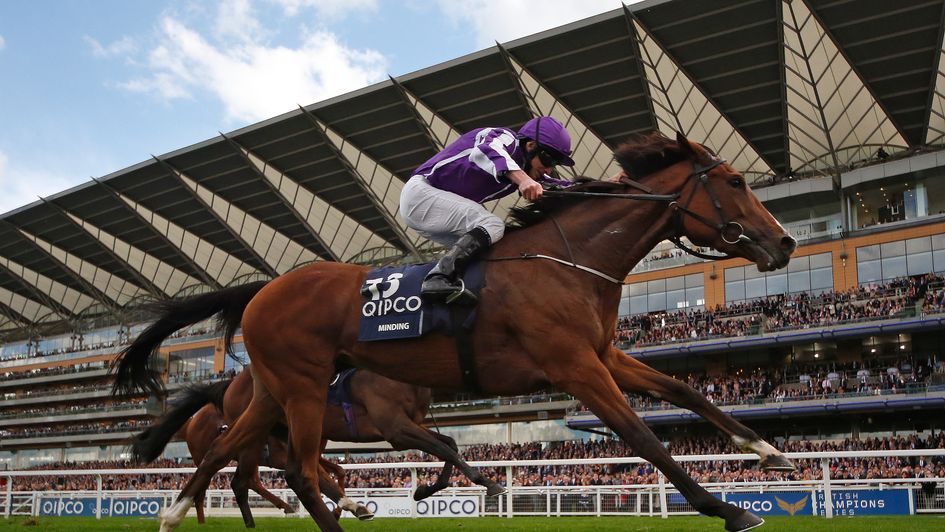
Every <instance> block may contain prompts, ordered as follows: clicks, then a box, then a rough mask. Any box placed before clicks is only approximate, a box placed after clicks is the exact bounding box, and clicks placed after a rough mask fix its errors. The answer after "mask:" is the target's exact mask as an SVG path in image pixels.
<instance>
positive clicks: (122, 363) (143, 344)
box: [111, 281, 269, 395]
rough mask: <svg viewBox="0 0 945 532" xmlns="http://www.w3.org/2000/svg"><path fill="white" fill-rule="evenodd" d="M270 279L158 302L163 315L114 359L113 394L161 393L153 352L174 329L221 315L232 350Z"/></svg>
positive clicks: (157, 306) (228, 343) (219, 322)
mask: <svg viewBox="0 0 945 532" xmlns="http://www.w3.org/2000/svg"><path fill="white" fill-rule="evenodd" d="M268 282H269V281H256V282H253V283H247V284H244V285H240V286H234V287H232V288H224V289H223V290H218V291H216V292H211V293H209V294H201V295H199V296H195V297H192V298H190V299H185V300H181V301H174V300H171V301H165V302H162V303H158V304H157V305H156V310H157V313H158V314H159V315H160V317H159V318H158V319H157V321H155V322H154V323H152V324H151V325H150V326H149V327H148V328H147V329H145V330H144V331H142V332H141V334H140V335H138V337H137V338H136V339H135V341H134V342H132V343H131V345H129V346H128V347H126V348H124V349H123V350H122V351H121V352H120V353H118V356H117V357H116V358H115V360H114V362H112V367H111V371H112V373H114V374H115V383H114V385H113V387H112V394H114V395H118V394H123V393H133V392H135V391H137V390H141V391H148V392H153V393H161V392H163V391H164V384H163V383H162V382H161V378H160V374H159V373H158V372H157V371H155V370H154V368H152V367H151V364H150V358H151V355H152V354H153V353H154V352H156V351H157V349H158V347H160V345H161V342H163V341H164V340H165V339H166V338H167V337H168V336H170V335H171V334H173V333H174V332H176V331H178V330H180V329H183V328H184V327H186V326H188V325H192V324H194V323H197V322H199V321H201V320H205V319H207V318H209V317H211V316H213V315H215V314H219V315H220V316H219V320H218V323H217V326H218V328H221V329H223V330H224V331H225V335H224V337H225V339H226V347H227V350H229V349H230V344H231V343H232V340H233V335H234V334H236V329H237V328H238V327H239V325H240V321H241V320H242V317H243V311H244V310H246V306H247V305H249V302H250V301H251V300H252V299H253V296H255V295H256V294H257V293H259V291H260V290H262V288H263V287H264V286H266V284H267V283H268Z"/></svg>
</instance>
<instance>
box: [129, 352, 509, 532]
mask: <svg viewBox="0 0 945 532" xmlns="http://www.w3.org/2000/svg"><path fill="white" fill-rule="evenodd" d="M250 369H251V366H247V368H244V370H243V371H242V372H241V373H239V374H238V375H237V376H236V377H234V378H233V380H231V381H225V382H222V383H212V384H209V385H201V386H195V387H192V388H190V389H188V390H187V391H185V392H184V396H183V398H182V399H181V400H180V401H179V404H178V405H177V406H175V407H174V408H173V409H171V410H170V411H168V412H167V413H166V414H165V415H164V416H163V417H162V418H161V419H160V420H159V421H157V422H156V423H154V424H153V425H152V426H151V427H149V428H148V429H146V430H145V431H143V432H141V433H140V434H138V435H136V436H135V437H134V438H133V440H132V446H131V452H132V456H133V457H134V458H135V459H136V460H137V461H142V462H151V461H153V460H155V459H157V458H158V457H159V456H160V455H161V453H162V452H163V450H164V448H165V447H166V446H167V443H168V442H169V441H170V439H171V436H173V435H174V434H175V433H176V434H180V435H182V436H183V437H184V438H185V440H186V441H187V446H188V448H189V449H190V452H191V456H192V457H193V460H194V464H197V465H199V464H200V462H201V461H202V459H203V457H204V455H205V454H206V452H207V450H209V448H210V446H211V444H212V443H213V441H214V440H215V439H216V438H217V437H218V436H219V435H220V434H221V432H222V431H221V430H220V428H221V427H227V426H229V425H230V424H232V423H234V422H235V421H236V419H237V418H238V417H239V416H240V415H241V414H242V413H243V411H245V410H246V408H247V407H248V406H249V403H250V399H251V398H252V394H253V377H252V372H251V370H250ZM348 386H349V390H350V399H351V404H350V408H351V410H350V412H351V414H350V416H349V415H348V414H347V413H346V412H345V410H344V408H343V407H342V406H339V405H333V404H329V405H328V407H327V410H326V413H325V418H324V426H323V432H322V447H321V450H320V453H319V454H321V451H323V450H324V446H325V444H327V442H328V440H333V441H346V442H369V443H373V442H381V441H386V442H388V443H390V444H391V447H392V448H393V449H394V450H397V451H404V450H409V449H418V450H421V451H424V452H426V453H429V454H432V455H434V456H436V457H438V458H440V459H441V460H443V461H444V465H443V469H442V471H441V472H440V474H439V475H438V476H437V479H436V481H435V482H434V483H433V484H432V485H426V484H424V485H421V486H417V487H416V489H415V491H414V494H413V498H414V500H417V501H420V500H423V499H425V498H427V497H430V496H431V495H433V494H435V493H437V492H438V491H440V490H443V489H445V488H447V487H448V486H449V480H450V476H451V475H452V471H453V467H454V466H456V467H458V468H459V469H460V470H461V471H462V472H463V473H464V474H465V475H466V476H467V477H468V478H469V479H470V480H472V481H473V482H475V483H477V484H479V485H482V486H484V487H485V488H486V493H487V495H489V496H496V495H500V494H502V493H505V488H503V487H502V486H499V485H498V484H497V483H496V482H495V481H493V480H492V479H490V478H488V477H487V476H485V475H483V474H482V473H480V472H479V471H478V470H477V469H475V468H473V467H471V466H470V465H469V464H467V463H466V461H464V460H463V459H462V457H461V456H460V455H459V452H458V447H457V446H456V442H455V441H454V440H453V439H452V438H451V437H449V436H447V435H445V434H440V433H438V432H434V431H431V430H429V429H426V428H424V427H423V426H422V423H423V421H424V419H425V418H426V415H427V411H428V410H429V407H430V401H431V399H432V393H431V392H430V390H429V389H428V388H423V387H420V386H413V385H410V384H405V383H402V382H397V381H394V380H391V379H388V378H386V377H383V376H381V375H378V374H376V373H372V372H370V371H365V370H356V371H354V372H353V374H352V375H351V376H350V378H349V385H348ZM196 408H199V410H197V412H196V414H194V413H193V411H194V409H196ZM191 415H192V417H189V416H191ZM182 421H183V423H184V425H183V426H181V422H182ZM277 432H278V431H277ZM266 447H267V448H268V453H263V452H262V448H260V447H259V446H258V445H252V446H248V447H246V448H244V449H242V450H241V451H240V453H239V457H238V458H237V460H238V463H239V465H238V467H237V473H236V474H235V475H234V477H233V484H232V487H233V491H234V493H235V494H236V501H237V504H238V505H239V507H240V512H241V514H242V516H243V521H244V523H245V525H246V527H247V528H253V527H254V526H255V524H254V520H253V517H252V511H251V510H250V507H249V500H248V490H249V489H252V490H253V491H255V492H256V493H258V494H259V495H260V496H262V497H263V498H265V499H266V500H268V501H269V502H271V503H272V504H273V505H275V506H276V507H278V508H281V509H283V510H285V511H286V512H290V511H294V510H292V508H291V507H290V506H289V505H288V504H287V503H285V502H284V501H282V500H281V499H279V498H278V497H276V496H275V495H273V494H272V493H270V492H269V491H268V490H266V488H265V487H264V486H263V485H262V482H261V481H260V479H259V465H267V466H269V467H273V468H276V469H285V468H286V464H287V460H286V448H285V443H284V441H283V440H282V439H280V438H278V437H275V436H269V438H268V442H267V443H266ZM263 454H268V457H267V459H266V460H265V462H264V463H260V459H261V458H262V457H263ZM320 466H321V468H322V472H323V474H322V476H320V478H325V476H326V475H327V474H331V475H333V476H334V477H335V479H336V481H335V482H327V483H326V482H322V483H321V489H322V491H323V492H325V494H326V495H327V496H328V498H329V499H331V500H333V501H334V502H335V503H337V504H338V506H337V508H338V509H339V512H338V514H336V515H339V514H340V509H345V510H348V511H350V512H351V513H352V514H354V515H355V517H358V518H359V519H361V520H367V519H371V518H373V517H374V515H373V514H372V513H371V512H370V511H369V510H367V508H365V507H364V506H362V505H358V504H357V503H355V502H354V501H353V500H351V499H350V498H348V497H346V496H345V492H344V478H345V474H344V470H343V469H342V468H341V467H339V466H338V465H337V464H334V463H332V462H329V461H327V460H322V461H321V464H320ZM327 478H330V477H327ZM203 496H204V493H201V494H200V496H198V497H197V498H196V499H195V501H194V503H195V505H196V506H197V521H198V522H199V523H202V522H203V521H204V520H203V510H202V505H201V504H200V502H202V500H203Z"/></svg>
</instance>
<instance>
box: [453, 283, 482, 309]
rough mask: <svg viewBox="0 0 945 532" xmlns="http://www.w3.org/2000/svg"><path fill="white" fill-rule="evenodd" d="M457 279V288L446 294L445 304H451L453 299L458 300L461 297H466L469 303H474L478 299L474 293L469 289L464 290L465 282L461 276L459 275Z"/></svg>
mask: <svg viewBox="0 0 945 532" xmlns="http://www.w3.org/2000/svg"><path fill="white" fill-rule="evenodd" d="M458 281H459V290H457V291H455V292H453V293H452V294H450V295H448V296H446V304H447V305H451V304H453V302H454V301H458V300H461V299H468V300H469V302H470V303H475V302H477V301H479V298H478V297H476V294H474V293H472V292H471V291H469V290H466V283H465V282H464V281H463V278H462V277H460V278H459V279H458Z"/></svg>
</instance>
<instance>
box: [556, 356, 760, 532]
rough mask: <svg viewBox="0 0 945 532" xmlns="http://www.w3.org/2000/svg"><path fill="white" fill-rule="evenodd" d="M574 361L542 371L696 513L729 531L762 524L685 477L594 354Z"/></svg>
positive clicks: (755, 517)
mask: <svg viewBox="0 0 945 532" xmlns="http://www.w3.org/2000/svg"><path fill="white" fill-rule="evenodd" d="M573 360H574V363H573V364H569V363H567V362H566V361H557V363H556V364H555V367H551V368H547V367H546V368H545V371H546V374H547V375H548V378H549V379H550V380H551V382H552V383H553V384H554V385H555V387H556V388H558V389H560V390H564V391H566V392H568V393H570V394H572V395H574V396H575V397H577V398H578V399H579V400H580V401H581V402H583V403H584V404H585V405H586V406H587V407H589V408H590V409H591V411H592V412H594V413H595V414H597V416H598V417H600V419H601V420H602V421H604V423H606V424H607V426H608V427H610V428H611V429H613V430H614V431H615V432H616V433H617V434H618V435H619V436H620V437H621V438H622V439H623V440H624V441H625V442H627V443H628V444H629V445H630V448H632V449H633V450H634V452H635V453H636V454H637V455H638V456H640V457H641V458H643V459H644V460H647V461H648V462H650V463H651V464H653V465H654V466H656V467H657V468H658V469H659V470H660V471H662V472H663V474H664V475H666V477H667V478H668V479H669V481H670V482H672V484H673V485H674V486H675V487H676V489H678V490H679V492H680V493H681V494H682V495H683V496H684V497H686V500H687V501H689V503H690V504H692V506H693V507H694V508H695V509H696V510H697V511H698V512H700V513H703V514H706V515H711V516H716V517H721V518H723V519H725V528H726V530H730V531H741V530H748V529H751V528H755V527H756V526H759V525H761V524H763V523H764V521H763V520H762V519H760V518H759V517H757V516H755V515H754V514H752V513H750V512H747V511H745V510H743V509H741V508H738V507H737V506H734V505H731V504H728V503H725V502H722V501H720V500H719V499H716V498H715V497H713V496H712V495H710V494H709V492H707V491H706V490H705V489H703V488H702V486H700V485H699V484H697V483H696V482H695V481H694V480H692V479H691V478H690V477H689V475H688V474H686V472H685V471H684V470H683V469H682V468H681V467H680V466H679V464H677V463H676V461H675V460H673V457H672V456H670V454H669V452H668V451H667V450H666V448H665V447H663V444H662V443H661V442H660V440H659V439H658V438H657V437H656V435H655V434H653V432H652V431H651V430H650V428H649V427H647V426H646V425H645V424H644V423H643V421H642V420H641V419H640V418H639V417H638V416H637V415H636V414H635V413H634V412H633V410H631V409H630V407H629V406H628V405H627V402H626V401H625V400H624V398H623V395H622V394H621V393H620V389H619V388H618V387H617V383H616V382H614V379H613V378H612V377H611V376H610V373H609V372H608V371H607V368H606V367H605V366H604V365H603V364H602V363H601V362H600V361H599V360H598V359H597V356H596V354H594V353H589V354H588V356H586V357H577V358H574V359H573Z"/></svg>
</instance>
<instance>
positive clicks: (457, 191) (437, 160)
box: [400, 116, 574, 302]
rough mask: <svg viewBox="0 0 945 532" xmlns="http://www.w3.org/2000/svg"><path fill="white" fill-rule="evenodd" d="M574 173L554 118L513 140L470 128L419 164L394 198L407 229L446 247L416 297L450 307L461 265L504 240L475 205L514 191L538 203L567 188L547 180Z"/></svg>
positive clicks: (504, 132)
mask: <svg viewBox="0 0 945 532" xmlns="http://www.w3.org/2000/svg"><path fill="white" fill-rule="evenodd" d="M556 165H564V166H574V161H573V160H572V159H571V137H570V136H569V135H568V132H567V130H566V129H565V128H564V126H563V125H562V124H561V122H558V121H557V120H555V119H554V118H552V117H550V116H542V117H538V118H533V119H531V120H529V121H528V122H526V123H525V125H523V126H522V127H521V129H519V130H518V133H517V134H516V133H515V132H513V131H511V130H509V129H506V128H501V127H487V128H481V129H475V130H473V131H470V132H468V133H466V134H465V135H463V136H461V137H460V138H459V139H457V140H456V141H455V142H453V143H452V144H450V145H449V146H447V147H446V148H444V149H443V151H441V152H440V153H438V154H437V155H435V156H434V157H433V158H432V159H430V160H428V161H427V162H425V163H423V164H422V165H420V167H419V168H417V170H416V171H415V172H414V175H413V177H411V178H410V180H409V181H407V184H406V185H404V189H403V191H402V192H401V194H400V214H401V216H403V217H404V219H405V220H406V221H407V225H408V226H409V227H411V228H412V229H415V230H416V231H417V232H419V233H420V234H421V235H423V236H425V237H427V238H429V239H430V240H433V241H434V242H436V243H438V244H441V245H444V246H446V245H449V246H452V248H450V250H449V251H447V252H446V254H445V255H444V256H443V257H441V258H440V260H439V261H438V262H437V263H436V266H434V267H433V269H432V270H431V271H430V273H429V274H427V276H426V278H425V279H424V280H423V286H422V287H421V295H423V296H424V297H426V298H428V299H433V300H445V301H446V302H452V301H453V300H454V299H456V298H458V297H460V296H461V295H462V294H463V293H464V290H463V286H462V283H461V282H460V281H459V277H460V276H461V275H462V273H463V271H464V270H465V268H466V265H467V264H468V263H469V262H470V261H471V260H472V259H473V258H475V257H476V256H477V255H478V254H479V253H481V252H482V251H484V250H485V249H487V248H488V247H489V246H490V245H492V244H495V243H496V242H498V241H499V239H501V238H502V236H503V235H504V234H505V223H504V222H503V221H502V220H501V219H500V218H499V217H498V216H496V215H494V214H492V213H491V212H489V211H488V210H487V209H486V208H485V207H483V206H482V203H485V202H486V201H491V200H495V199H499V198H502V197H504V196H507V195H509V194H511V193H512V192H515V191H516V190H518V192H519V194H521V195H522V196H523V197H524V198H525V199H526V200H529V201H535V200H537V199H538V198H540V197H541V195H542V193H543V192H544V189H543V188H542V186H541V184H540V183H539V182H542V183H547V184H551V185H555V186H569V185H571V181H566V180H561V179H554V178H552V177H550V176H549V175H548V174H549V173H551V172H552V170H553V168H554V167H555V166H556Z"/></svg>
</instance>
